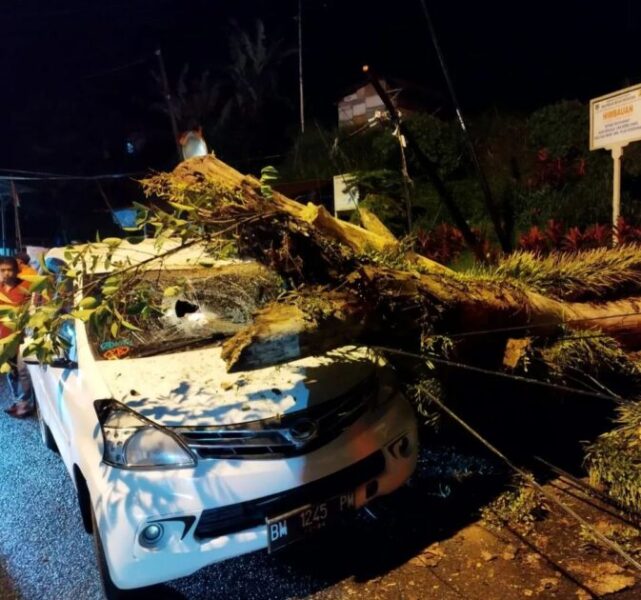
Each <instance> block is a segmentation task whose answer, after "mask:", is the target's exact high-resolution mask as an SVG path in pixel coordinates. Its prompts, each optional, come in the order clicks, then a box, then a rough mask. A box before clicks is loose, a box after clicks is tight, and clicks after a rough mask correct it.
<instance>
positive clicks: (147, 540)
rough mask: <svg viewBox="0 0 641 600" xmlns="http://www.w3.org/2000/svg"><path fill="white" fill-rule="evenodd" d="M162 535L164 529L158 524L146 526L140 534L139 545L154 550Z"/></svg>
mask: <svg viewBox="0 0 641 600" xmlns="http://www.w3.org/2000/svg"><path fill="white" fill-rule="evenodd" d="M164 533H165V529H164V527H163V526H162V525H160V523H152V524H151V525H147V527H145V528H144V529H143V530H142V531H141V532H140V545H141V546H144V547H145V548H154V547H156V546H158V544H159V543H160V540H161V539H162V536H163V535H164Z"/></svg>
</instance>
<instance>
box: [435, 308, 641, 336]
mask: <svg viewBox="0 0 641 600" xmlns="http://www.w3.org/2000/svg"><path fill="white" fill-rule="evenodd" d="M640 315H641V311H634V312H628V313H620V314H616V315H602V316H600V317H585V318H580V319H568V320H566V321H549V322H547V323H531V324H529V325H514V326H512V327H497V328H494V329H478V330H472V331H461V332H457V333H448V334H441V335H445V336H446V337H450V338H457V337H470V336H474V335H490V334H493V333H508V332H510V331H525V330H528V329H544V328H548V327H558V326H560V325H567V324H570V323H584V322H593V321H603V320H606V319H619V318H622V317H637V316H640Z"/></svg>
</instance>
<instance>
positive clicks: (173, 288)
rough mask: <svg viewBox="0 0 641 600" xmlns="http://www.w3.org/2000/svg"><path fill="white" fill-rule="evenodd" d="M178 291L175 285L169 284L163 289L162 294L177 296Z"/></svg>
mask: <svg viewBox="0 0 641 600" xmlns="http://www.w3.org/2000/svg"><path fill="white" fill-rule="evenodd" d="M179 292H180V288H179V287H178V286H177V285H170V286H169V287H167V288H165V289H164V290H163V293H162V294H163V296H167V297H171V296H177V295H178V293H179Z"/></svg>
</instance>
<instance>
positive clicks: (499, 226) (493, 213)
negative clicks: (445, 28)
mask: <svg viewBox="0 0 641 600" xmlns="http://www.w3.org/2000/svg"><path fill="white" fill-rule="evenodd" d="M421 6H422V7H423V14H424V15H425V20H426V21H427V27H428V29H429V30H430V35H431V37H432V43H433V44H434V50H436V55H437V57H438V60H439V63H440V65H441V71H443V77H444V78H445V83H446V84H447V89H448V91H449V93H450V97H451V99H452V103H453V104H454V110H455V111H456V117H457V119H458V122H459V125H460V127H461V131H462V132H463V138H464V139H465V143H466V145H467V150H468V152H469V153H470V158H471V159H472V163H473V164H474V168H475V169H476V172H477V173H478V177H479V180H480V182H481V189H482V190H483V195H484V196H485V207H486V208H487V211H488V212H489V213H490V219H491V220H492V224H493V225H494V231H495V232H496V237H497V238H498V240H499V243H500V244H501V249H502V250H503V252H511V250H512V240H510V239H509V237H508V233H507V232H506V231H505V230H504V228H503V223H501V217H500V215H499V211H498V210H497V208H496V205H495V204H494V198H493V197H492V191H491V190H490V186H489V184H488V182H487V178H486V177H485V173H484V172H483V167H482V166H481V163H480V161H479V159H478V155H477V154H476V148H475V147H474V142H472V138H471V137H470V134H469V132H468V131H467V127H466V126H465V120H464V119H463V113H462V112H461V107H460V105H459V103H458V99H457V97H456V93H455V92H454V86H453V85H452V80H451V79H450V74H449V71H448V70H447V66H446V64H445V58H444V57H443V52H442V51H441V46H440V45H439V43H438V38H437V37H436V30H435V29H434V24H433V23H432V19H431V18H430V13H429V12H428V10H427V5H426V4H425V0H421Z"/></svg>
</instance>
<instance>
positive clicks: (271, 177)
mask: <svg viewBox="0 0 641 600" xmlns="http://www.w3.org/2000/svg"><path fill="white" fill-rule="evenodd" d="M276 179H278V171H277V170H276V167H273V166H271V165H269V166H267V167H263V168H262V169H261V170H260V182H261V183H267V182H268V181H275V180H276Z"/></svg>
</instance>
